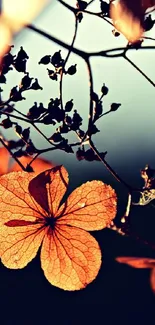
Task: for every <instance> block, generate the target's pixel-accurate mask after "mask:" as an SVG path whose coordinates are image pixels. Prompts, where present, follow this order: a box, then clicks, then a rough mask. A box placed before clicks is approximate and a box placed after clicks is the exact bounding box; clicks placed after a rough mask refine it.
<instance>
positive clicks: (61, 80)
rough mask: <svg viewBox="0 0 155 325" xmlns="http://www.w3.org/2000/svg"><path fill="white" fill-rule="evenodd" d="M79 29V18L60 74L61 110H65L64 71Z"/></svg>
mask: <svg viewBox="0 0 155 325" xmlns="http://www.w3.org/2000/svg"><path fill="white" fill-rule="evenodd" d="M77 29H78V20H77V18H76V17H75V30H74V36H73V39H72V43H71V45H70V46H71V47H70V49H69V50H68V54H67V56H66V59H65V61H64V64H63V69H62V70H61V72H60V105H61V109H62V110H63V95H62V83H63V75H64V70H65V65H66V63H67V61H68V59H69V56H70V54H71V52H72V50H71V49H72V48H73V46H74V43H75V39H76V36H77Z"/></svg>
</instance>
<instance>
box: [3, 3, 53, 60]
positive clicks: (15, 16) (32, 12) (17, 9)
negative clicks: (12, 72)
mask: <svg viewBox="0 0 155 325" xmlns="http://www.w3.org/2000/svg"><path fill="white" fill-rule="evenodd" d="M48 2H49V0H33V1H31V0H24V1H21V0H13V1H10V0H5V1H3V8H2V9H3V10H2V14H1V16H0V40H1V42H0V59H1V57H3V55H4V54H5V53H6V51H7V44H9V43H10V42H11V38H12V36H13V35H14V34H15V33H17V32H18V31H19V30H20V29H21V28H22V27H24V26H25V25H27V24H30V23H31V21H32V20H33V18H34V17H36V16H37V15H38V14H39V12H40V11H41V10H42V9H43V7H44V6H45V5H46V4H47V3H48Z"/></svg>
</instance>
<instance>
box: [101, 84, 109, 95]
mask: <svg viewBox="0 0 155 325" xmlns="http://www.w3.org/2000/svg"><path fill="white" fill-rule="evenodd" d="M108 91H109V89H108V87H106V86H105V84H103V86H102V88H101V93H102V94H103V96H105V95H107V93H108Z"/></svg>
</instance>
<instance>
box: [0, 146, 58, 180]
mask: <svg viewBox="0 0 155 325" xmlns="http://www.w3.org/2000/svg"><path fill="white" fill-rule="evenodd" d="M18 160H19V161H20V162H21V163H22V165H23V166H24V167H26V166H27V165H28V164H29V163H30V162H31V160H32V158H31V157H25V156H24V157H21V158H18ZM9 162H10V154H9V152H8V150H7V149H6V148H4V147H2V148H0V175H4V174H7V173H10V172H15V171H19V170H22V168H21V167H20V166H19V164H18V163H17V162H15V163H14V164H13V165H12V166H11V168H10V167H9ZM31 167H32V168H33V170H34V171H35V172H36V173H41V172H43V171H44V170H46V169H50V168H52V167H54V164H53V163H50V162H48V161H47V160H45V159H40V158H36V159H35V160H34V161H33V162H32V164H31Z"/></svg>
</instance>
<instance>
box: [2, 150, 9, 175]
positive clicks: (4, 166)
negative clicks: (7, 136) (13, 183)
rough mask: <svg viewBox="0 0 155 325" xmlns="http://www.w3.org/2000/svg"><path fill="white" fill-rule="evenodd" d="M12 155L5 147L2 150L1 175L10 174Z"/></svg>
mask: <svg viewBox="0 0 155 325" xmlns="http://www.w3.org/2000/svg"><path fill="white" fill-rule="evenodd" d="M9 159H10V154H9V152H8V150H7V149H6V148H4V147H2V148H0V175H4V174H6V173H7V172H8V168H9Z"/></svg>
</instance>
